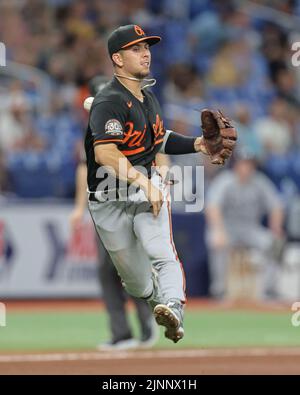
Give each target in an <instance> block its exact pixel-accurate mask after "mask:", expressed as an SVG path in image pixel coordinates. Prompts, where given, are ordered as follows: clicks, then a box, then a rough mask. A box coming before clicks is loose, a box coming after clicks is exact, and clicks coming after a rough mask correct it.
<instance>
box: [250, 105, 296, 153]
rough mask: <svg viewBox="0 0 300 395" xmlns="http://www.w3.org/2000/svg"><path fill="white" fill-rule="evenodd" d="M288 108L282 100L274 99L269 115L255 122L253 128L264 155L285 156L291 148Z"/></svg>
mask: <svg viewBox="0 0 300 395" xmlns="http://www.w3.org/2000/svg"><path fill="white" fill-rule="evenodd" d="M288 119H289V106H288V104H287V102H286V101H285V100H283V99H280V98H277V99H275V100H274V101H273V102H272V103H271V105H270V109H269V114H268V115H267V116H265V117H263V118H260V119H258V120H257V121H256V122H255V125H254V128H255V131H256V133H257V136H258V138H259V140H260V142H261V144H262V145H263V147H264V151H265V154H269V153H278V154H285V153H286V152H287V150H288V149H289V148H290V147H291V142H292V138H291V136H292V131H291V128H290V126H289V124H288Z"/></svg>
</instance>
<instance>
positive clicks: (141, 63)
mask: <svg viewBox="0 0 300 395" xmlns="http://www.w3.org/2000/svg"><path fill="white" fill-rule="evenodd" d="M121 52H122V59H123V71H125V72H126V73H128V74H130V75H132V76H134V77H136V78H144V77H146V76H147V75H149V73H150V64H151V52H150V49H149V44H148V43H146V42H142V43H138V44H134V45H132V46H131V47H129V48H127V49H125V50H123V51H121Z"/></svg>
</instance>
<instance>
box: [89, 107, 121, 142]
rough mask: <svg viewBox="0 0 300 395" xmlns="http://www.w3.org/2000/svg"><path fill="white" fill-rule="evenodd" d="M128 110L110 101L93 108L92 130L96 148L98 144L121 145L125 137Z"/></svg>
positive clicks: (91, 116)
mask: <svg viewBox="0 0 300 395" xmlns="http://www.w3.org/2000/svg"><path fill="white" fill-rule="evenodd" d="M125 123H126V109H125V108H123V107H122V106H121V104H119V103H114V102H110V101H106V102H101V103H97V104H96V105H95V106H94V107H92V110H91V115H90V128H91V132H92V136H93V139H94V146H96V145H98V144H107V143H115V144H117V145H119V144H121V143H122V141H123V137H124V130H125Z"/></svg>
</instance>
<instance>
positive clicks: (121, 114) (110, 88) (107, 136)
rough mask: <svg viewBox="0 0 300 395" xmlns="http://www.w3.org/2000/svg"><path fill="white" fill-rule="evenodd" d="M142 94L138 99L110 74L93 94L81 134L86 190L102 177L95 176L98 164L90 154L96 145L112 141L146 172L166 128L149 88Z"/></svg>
mask: <svg viewBox="0 0 300 395" xmlns="http://www.w3.org/2000/svg"><path fill="white" fill-rule="evenodd" d="M143 94H144V102H143V103H142V102H141V101H139V100H138V99H137V98H136V97H135V96H134V95H133V94H132V93H131V92H130V91H129V90H127V89H126V88H125V87H124V86H123V85H122V84H121V83H120V82H119V81H118V80H117V79H116V78H113V79H112V80H111V81H110V82H109V83H108V84H106V85H105V86H104V88H103V89H101V91H100V92H99V93H98V94H97V95H96V97H95V99H94V101H93V104H92V108H91V112H90V118H89V123H88V128H87V132H86V137H85V151H86V158H87V166H88V187H89V190H90V191H96V190H97V187H98V185H99V183H100V182H101V181H102V180H103V179H104V178H105V177H102V175H100V176H99V171H98V169H99V168H100V166H99V165H98V164H97V163H96V161H95V155H94V147H95V146H96V145H100V144H109V143H114V144H116V145H117V146H118V149H119V150H120V151H121V152H122V153H123V155H125V156H126V157H127V159H128V160H129V162H130V163H131V164H132V165H133V166H143V167H145V168H146V169H147V173H148V176H150V174H151V165H152V163H153V161H154V159H155V155H156V154H157V152H158V151H159V150H160V147H161V145H162V143H163V138H164V135H165V132H166V131H165V128H164V126H163V120H162V113H161V108H160V105H159V103H158V100H157V99H156V97H155V96H154V94H153V93H152V92H150V91H147V90H144V91H143ZM97 172H98V173H97ZM100 189H101V188H100Z"/></svg>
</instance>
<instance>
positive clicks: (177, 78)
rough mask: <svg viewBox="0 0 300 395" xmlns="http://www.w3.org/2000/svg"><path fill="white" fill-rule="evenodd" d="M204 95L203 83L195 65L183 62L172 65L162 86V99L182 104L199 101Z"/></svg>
mask: <svg viewBox="0 0 300 395" xmlns="http://www.w3.org/2000/svg"><path fill="white" fill-rule="evenodd" d="M203 96H204V89H203V83H202V80H201V78H200V75H199V74H198V73H197V70H196V68H195V67H193V66H192V65H189V64H185V63H177V64H174V65H172V66H171V67H170V68H169V71H168V80H167V83H166V85H165V87H164V100H165V101H166V102H168V103H170V102H172V103H174V102H177V103H182V104H183V105H186V104H192V103H193V102H199V99H200V98H202V97H203Z"/></svg>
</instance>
